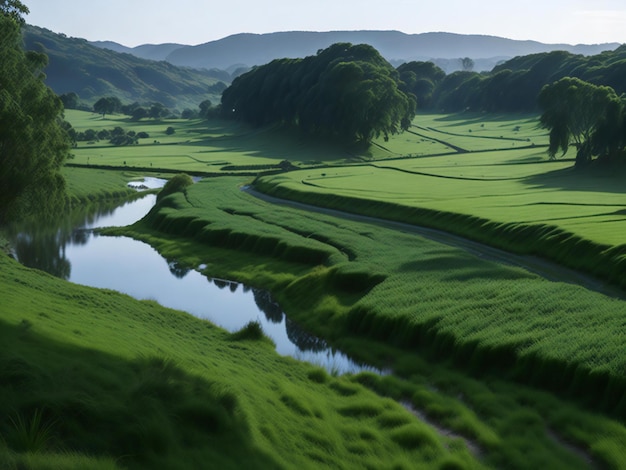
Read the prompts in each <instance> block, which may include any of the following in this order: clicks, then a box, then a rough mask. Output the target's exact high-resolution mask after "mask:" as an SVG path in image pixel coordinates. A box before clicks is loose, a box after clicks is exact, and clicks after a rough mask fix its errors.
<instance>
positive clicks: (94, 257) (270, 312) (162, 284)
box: [9, 179, 381, 374]
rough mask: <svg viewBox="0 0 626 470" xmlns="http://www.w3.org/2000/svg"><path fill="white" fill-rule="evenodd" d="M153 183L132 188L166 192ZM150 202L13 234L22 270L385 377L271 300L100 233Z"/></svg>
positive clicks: (131, 218)
mask: <svg viewBox="0 0 626 470" xmlns="http://www.w3.org/2000/svg"><path fill="white" fill-rule="evenodd" d="M163 182H164V181H163V180H157V179H150V180H148V179H146V181H144V182H138V183H131V186H133V185H134V186H135V187H141V189H145V187H155V186H156V187H158V185H160V184H163ZM155 202H156V196H155V195H153V194H148V195H146V196H144V197H142V198H140V199H137V200H134V201H131V202H127V203H125V204H123V205H121V206H111V205H109V206H106V205H103V206H100V207H98V208H97V209H96V210H93V209H92V210H91V211H90V212H85V211H83V212H81V211H80V210H76V211H74V212H72V213H71V214H70V215H68V216H67V217H64V218H63V219H62V220H59V221H56V222H55V224H54V225H52V226H50V225H47V226H46V225H41V224H37V225H33V224H31V225H24V226H19V227H13V228H12V229H11V230H10V233H9V236H10V238H11V242H12V246H13V253H14V256H15V257H16V258H17V259H18V261H20V262H21V263H22V264H24V265H26V266H29V267H32V268H37V269H41V270H44V271H47V272H49V273H50V274H53V275H55V276H58V277H61V278H63V279H66V280H68V281H70V282H74V283H77V284H83V285H87V286H92V287H98V288H107V289H113V290H116V291H119V292H122V293H125V294H128V295H131V296H132V297H134V298H136V299H150V300H155V301H157V302H158V303H159V304H161V305H163V306H165V307H170V308H173V309H177V310H183V311H185V312H188V313H190V314H192V315H194V316H196V317H199V318H202V319H206V320H209V321H211V322H212V323H215V324H216V325H219V326H221V327H223V328H225V329H226V330H228V331H231V332H234V331H237V330H239V329H241V328H242V327H243V326H245V325H246V324H247V323H248V322H250V321H257V322H259V323H260V324H261V326H262V328H263V331H264V333H265V334H266V335H267V336H269V337H270V338H271V339H272V340H273V341H274V343H275V344H276V350H277V352H278V353H279V354H281V355H285V356H292V357H294V358H296V359H298V360H302V361H307V362H310V363H313V364H316V365H319V366H322V367H324V368H325V369H326V370H327V371H329V372H330V373H333V374H344V373H357V372H360V371H363V370H368V371H374V372H378V373H381V371H378V370H376V369H374V368H372V367H370V366H366V365H361V364H358V363H356V362H355V361H353V360H351V359H350V358H349V357H347V356H346V355H345V354H343V353H342V352H340V351H338V350H336V349H334V348H331V347H329V345H328V344H327V343H326V342H325V341H324V340H323V339H321V338H317V337H315V336H312V335H310V334H308V333H307V332H305V331H304V330H302V329H301V328H299V327H298V325H296V324H295V323H294V322H293V321H291V320H289V318H287V316H286V315H285V313H284V312H283V311H282V310H281V308H280V306H279V305H278V304H277V303H276V302H275V301H274V300H273V299H272V297H271V295H270V294H269V293H268V292H266V291H263V290H259V289H254V288H250V287H247V286H245V285H242V284H240V283H237V282H232V281H228V280H222V279H211V278H207V277H205V276H203V275H202V274H201V273H200V272H199V270H201V269H202V266H199V267H197V268H198V269H197V270H194V269H188V268H185V267H183V266H181V265H179V264H178V263H177V262H176V260H167V259H164V258H163V257H162V256H161V255H160V254H159V253H158V252H157V251H156V250H155V249H154V248H152V247H151V246H150V245H148V244H146V243H144V242H141V241H137V240H134V239H132V238H128V237H108V236H100V235H98V234H97V233H94V231H93V229H95V228H100V227H110V226H125V225H129V224H132V223H134V222H135V221H137V220H139V219H141V218H142V217H143V216H144V215H145V214H146V213H147V212H148V211H149V210H150V209H151V208H152V206H153V205H154V204H155Z"/></svg>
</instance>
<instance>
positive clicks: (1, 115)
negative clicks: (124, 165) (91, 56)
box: [0, 0, 69, 222]
mask: <svg viewBox="0 0 626 470" xmlns="http://www.w3.org/2000/svg"><path fill="white" fill-rule="evenodd" d="M27 12H28V9H27V8H26V7H25V6H24V5H23V4H21V3H20V2H19V1H17V0H0V63H1V64H2V67H0V222H1V221H3V220H6V219H7V218H8V217H9V216H15V215H17V214H25V213H32V212H40V213H50V212H51V210H52V209H55V208H59V207H60V206H62V204H63V203H64V202H65V183H64V180H63V178H62V176H61V174H60V172H59V170H60V167H61V164H62V163H63V161H64V159H65V157H66V156H67V153H68V149H69V139H68V135H67V133H66V131H65V130H64V129H63V127H62V120H61V116H62V112H63V105H62V103H61V100H60V99H59V98H58V97H57V96H56V95H55V94H54V93H53V92H52V91H51V90H50V89H49V88H48V87H47V86H46V85H45V84H44V82H43V78H44V75H43V73H42V69H43V68H44V67H45V65H46V64H47V58H46V56H45V55H43V54H39V53H34V52H25V51H24V50H23V48H22V35H21V26H22V24H23V20H22V18H21V14H24V13H27Z"/></svg>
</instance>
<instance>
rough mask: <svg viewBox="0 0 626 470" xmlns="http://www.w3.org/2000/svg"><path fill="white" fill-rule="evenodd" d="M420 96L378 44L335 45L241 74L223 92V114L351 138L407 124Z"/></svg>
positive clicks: (367, 136)
mask: <svg viewBox="0 0 626 470" xmlns="http://www.w3.org/2000/svg"><path fill="white" fill-rule="evenodd" d="M415 106H416V97H415V96H414V95H413V94H412V93H410V92H407V90H403V89H402V87H401V84H400V74H399V72H398V71H397V70H395V69H394V68H393V67H392V66H391V65H390V64H389V63H388V62H387V61H386V60H385V59H383V58H382V56H381V55H380V54H379V53H378V51H376V50H375V49H374V48H373V47H371V46H368V45H364V44H361V45H352V44H348V43H338V44H334V45H332V46H330V47H328V48H326V49H323V50H320V51H318V53H317V54H316V55H313V56H309V57H306V58H304V59H277V60H274V61H272V62H270V63H269V64H266V65H263V66H260V67H255V68H253V69H252V70H251V71H249V72H247V73H245V74H243V75H241V76H239V77H238V78H236V79H235V80H234V81H233V83H232V85H231V86H230V87H229V88H227V89H226V90H225V91H224V92H223V94H222V101H221V112H222V115H223V116H226V117H229V118H234V119H239V120H242V121H245V122H248V123H251V124H253V125H266V124H276V123H278V124H282V125H286V126H294V127H297V128H299V129H301V130H302V131H304V132H305V133H308V134H312V135H318V136H325V137H330V138H337V139H341V140H345V141H350V142H365V143H367V142H369V141H370V140H371V139H372V138H373V137H376V136H380V135H383V136H384V137H388V136H389V134H395V133H398V132H400V131H401V130H403V129H406V128H408V126H409V125H410V123H411V120H412V119H413V117H414V115H415Z"/></svg>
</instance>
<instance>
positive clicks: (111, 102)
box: [93, 96, 122, 118]
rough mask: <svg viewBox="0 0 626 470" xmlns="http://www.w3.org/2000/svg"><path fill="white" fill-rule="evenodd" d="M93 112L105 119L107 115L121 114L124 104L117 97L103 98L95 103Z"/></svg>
mask: <svg viewBox="0 0 626 470" xmlns="http://www.w3.org/2000/svg"><path fill="white" fill-rule="evenodd" d="M93 110H94V111H95V112H96V113H98V114H102V117H103V118H104V116H105V115H107V114H113V113H117V112H120V111H121V110H122V102H121V101H120V99H119V98H118V97H116V96H106V97H102V98H100V99H99V100H98V101H96V102H95V103H94V105H93Z"/></svg>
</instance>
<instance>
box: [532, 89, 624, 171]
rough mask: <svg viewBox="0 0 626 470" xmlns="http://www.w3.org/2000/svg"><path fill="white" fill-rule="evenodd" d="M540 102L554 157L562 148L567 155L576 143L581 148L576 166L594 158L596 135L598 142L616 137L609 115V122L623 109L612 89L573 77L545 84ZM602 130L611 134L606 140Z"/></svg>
mask: <svg viewBox="0 0 626 470" xmlns="http://www.w3.org/2000/svg"><path fill="white" fill-rule="evenodd" d="M539 105H540V107H541V109H542V110H543V114H542V115H541V118H540V122H541V125H542V126H544V127H545V128H547V129H549V130H550V147H549V149H548V153H549V155H550V157H551V158H554V157H555V155H556V153H557V152H558V151H559V150H562V151H563V153H564V154H565V153H566V152H567V150H568V147H569V145H570V143H572V144H574V146H575V147H576V149H577V154H576V165H583V164H586V163H588V162H589V161H590V160H591V156H592V151H593V142H592V136H594V134H595V135H596V141H600V140H605V141H606V142H609V141H611V140H612V139H613V138H614V137H612V136H611V135H609V134H610V133H609V131H608V130H609V129H610V127H609V125H608V124H607V118H608V121H609V122H610V121H611V118H613V119H619V116H620V115H621V108H622V103H621V101H620V99H619V97H618V96H617V95H616V94H615V91H614V90H613V89H612V88H610V87H606V86H596V85H593V84H591V83H588V82H585V81H582V80H580V79H578V78H571V77H566V78H562V79H561V80H559V81H557V82H554V83H552V84H551V85H546V86H545V87H543V89H542V90H541V93H540V94H539ZM598 132H605V133H607V134H606V135H605V137H604V139H602V138H601V137H599V134H598ZM607 139H608V140H607Z"/></svg>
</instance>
